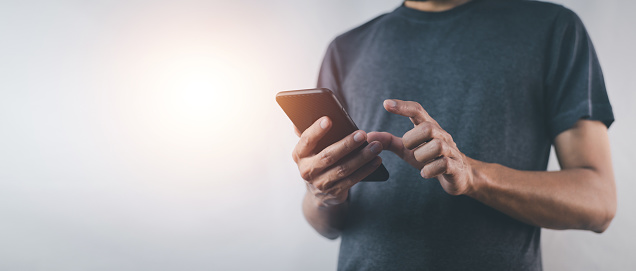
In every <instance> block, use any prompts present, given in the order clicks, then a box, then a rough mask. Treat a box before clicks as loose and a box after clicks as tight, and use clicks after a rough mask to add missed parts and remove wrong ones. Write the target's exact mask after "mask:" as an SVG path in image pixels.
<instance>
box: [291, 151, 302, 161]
mask: <svg viewBox="0 0 636 271" xmlns="http://www.w3.org/2000/svg"><path fill="white" fill-rule="evenodd" d="M291 155H292V159H293V160H294V163H296V164H298V161H300V157H299V155H298V151H296V150H294V151H292V154H291Z"/></svg>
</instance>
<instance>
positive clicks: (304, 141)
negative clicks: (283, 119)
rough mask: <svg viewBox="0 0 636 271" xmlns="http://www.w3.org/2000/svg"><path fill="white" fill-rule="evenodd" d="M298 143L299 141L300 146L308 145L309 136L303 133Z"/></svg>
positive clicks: (309, 142)
mask: <svg viewBox="0 0 636 271" xmlns="http://www.w3.org/2000/svg"><path fill="white" fill-rule="evenodd" d="M299 143H300V145H301V146H309V144H311V139H310V138H309V136H308V135H305V134H303V135H302V136H301V137H300V142H299Z"/></svg>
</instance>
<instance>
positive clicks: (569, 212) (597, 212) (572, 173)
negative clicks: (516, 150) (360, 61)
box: [467, 160, 616, 232]
mask: <svg viewBox="0 0 636 271" xmlns="http://www.w3.org/2000/svg"><path fill="white" fill-rule="evenodd" d="M471 164H472V168H473V171H474V176H475V177H474V186H473V187H474V189H472V190H471V191H470V192H469V193H468V194H467V195H468V196H470V197H473V198H475V199H477V200H479V201H481V202H483V203H484V204H486V205H489V206H491V207H493V208H495V209H497V210H499V211H501V212H503V213H505V214H507V215H509V216H511V217H513V218H516V219H518V220H520V221H522V222H525V223H528V224H532V225H536V226H540V227H545V228H551V229H584V230H592V231H595V232H603V231H604V230H605V229H607V227H608V226H609V223H610V222H611V220H612V218H613V216H614V213H615V210H616V195H615V188H614V182H613V179H612V180H605V179H604V178H608V177H607V176H603V175H602V174H599V172H597V171H595V170H594V169H589V168H572V169H564V170H561V171H554V172H547V171H520V170H514V169H511V168H508V167H505V166H502V165H498V164H488V163H483V162H479V161H475V160H472V162H471ZM612 178H613V177H612Z"/></svg>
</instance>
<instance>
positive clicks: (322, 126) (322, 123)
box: [320, 118, 329, 129]
mask: <svg viewBox="0 0 636 271" xmlns="http://www.w3.org/2000/svg"><path fill="white" fill-rule="evenodd" d="M327 125H329V122H328V121H327V118H323V119H322V120H321V121H320V128H322V129H327Z"/></svg>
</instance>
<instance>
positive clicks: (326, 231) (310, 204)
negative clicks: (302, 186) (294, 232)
mask: <svg viewBox="0 0 636 271" xmlns="http://www.w3.org/2000/svg"><path fill="white" fill-rule="evenodd" d="M348 207H349V202H348V201H345V202H344V203H342V204H339V205H335V206H329V207H327V206H324V205H322V204H320V203H319V202H318V200H317V199H316V198H315V197H314V196H313V194H312V193H309V192H308V193H305V198H304V199H303V214H304V215H305V219H307V222H309V224H310V225H311V226H312V227H313V228H314V229H315V230H316V231H317V232H318V233H320V234H321V235H322V236H324V237H327V238H329V239H336V238H338V237H339V236H340V232H341V229H342V226H343V224H344V220H345V216H346V214H347V209H348Z"/></svg>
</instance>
